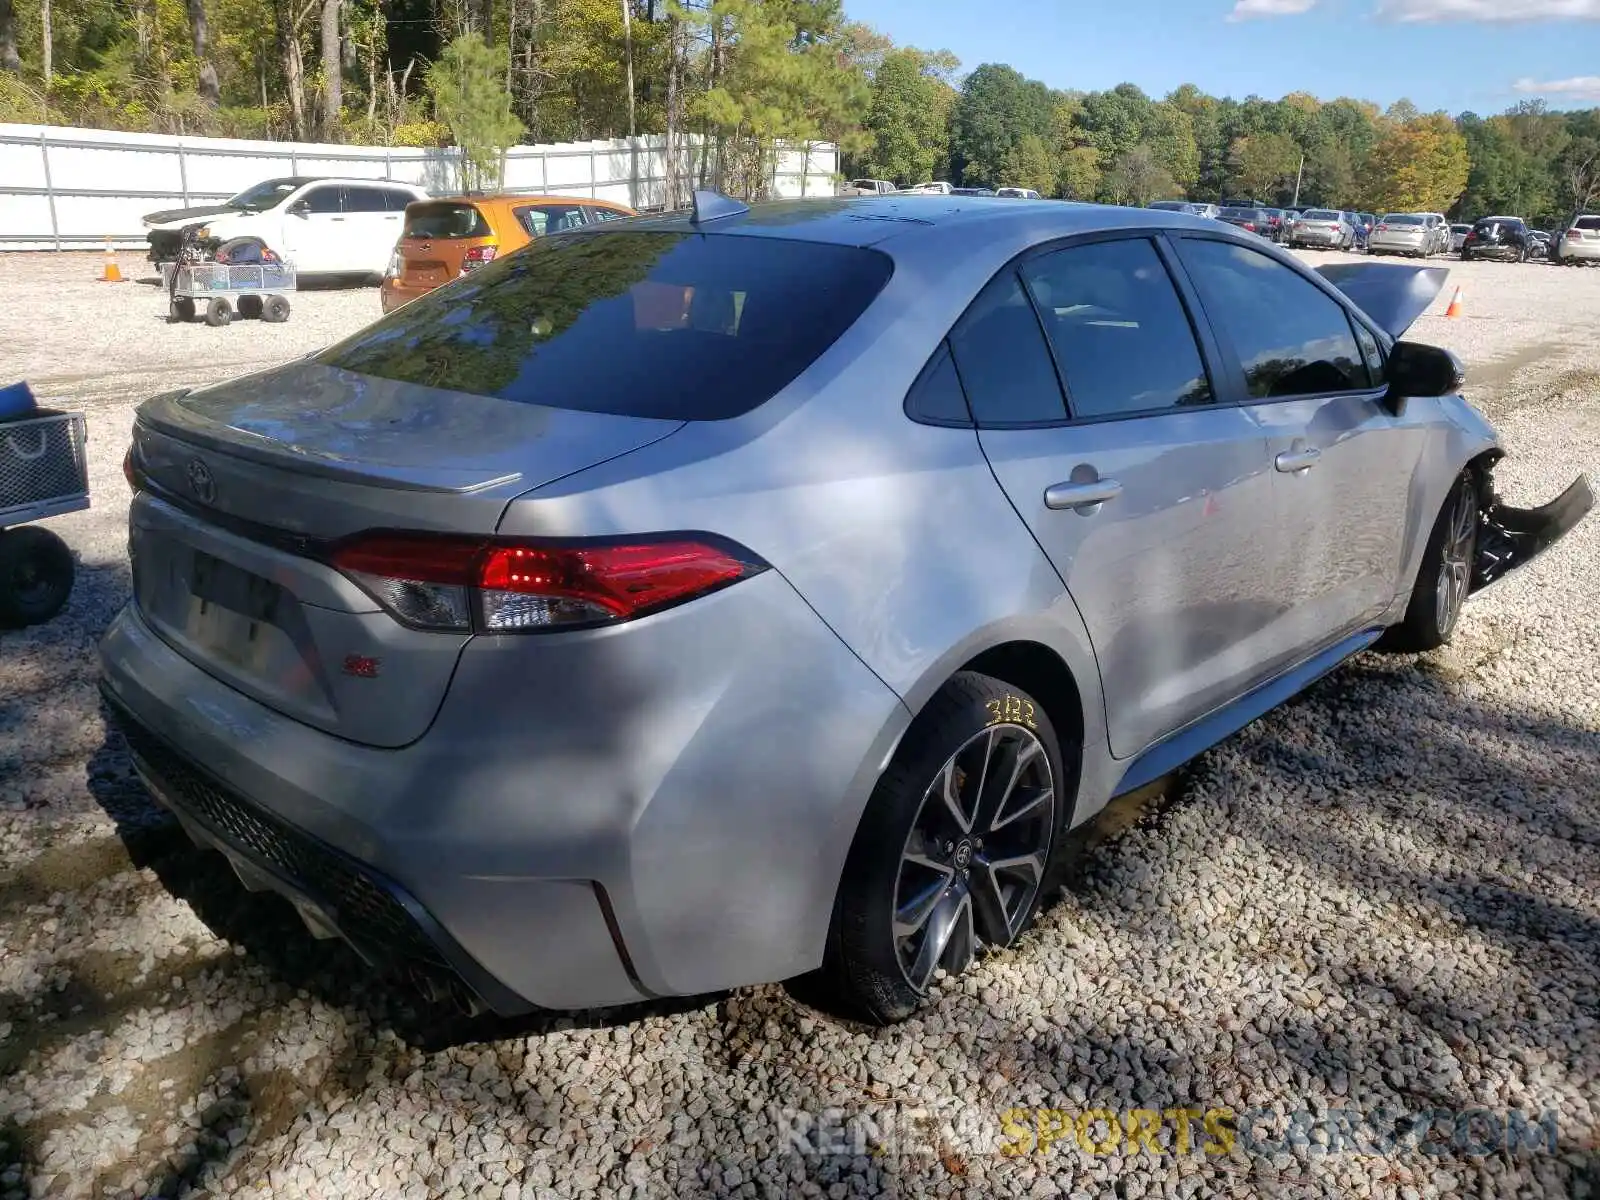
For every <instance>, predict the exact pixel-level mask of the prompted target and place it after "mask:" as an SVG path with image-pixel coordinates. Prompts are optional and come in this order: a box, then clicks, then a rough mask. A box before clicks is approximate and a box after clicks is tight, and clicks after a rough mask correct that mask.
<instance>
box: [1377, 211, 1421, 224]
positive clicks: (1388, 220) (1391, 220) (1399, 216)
mask: <svg viewBox="0 0 1600 1200" xmlns="http://www.w3.org/2000/svg"><path fill="white" fill-rule="evenodd" d="M1383 223H1384V224H1385V225H1421V224H1422V218H1421V217H1419V216H1416V215H1415V214H1413V213H1390V214H1389V215H1388V216H1386V217H1385V218H1384V219H1383Z"/></svg>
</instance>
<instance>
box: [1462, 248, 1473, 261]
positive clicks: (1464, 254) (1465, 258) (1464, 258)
mask: <svg viewBox="0 0 1600 1200" xmlns="http://www.w3.org/2000/svg"><path fill="white" fill-rule="evenodd" d="M1461 261H1462V262H1471V261H1472V255H1470V254H1468V253H1467V252H1466V251H1465V250H1463V251H1462V252H1461Z"/></svg>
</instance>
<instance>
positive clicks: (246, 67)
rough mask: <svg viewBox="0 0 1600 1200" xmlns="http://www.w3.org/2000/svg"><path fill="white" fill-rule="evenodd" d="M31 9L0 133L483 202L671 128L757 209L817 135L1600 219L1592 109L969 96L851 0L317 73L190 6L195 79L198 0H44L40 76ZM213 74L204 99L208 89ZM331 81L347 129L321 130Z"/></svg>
mask: <svg viewBox="0 0 1600 1200" xmlns="http://www.w3.org/2000/svg"><path fill="white" fill-rule="evenodd" d="M44 2H45V0H12V6H13V8H14V12H15V24H16V29H17V46H18V49H19V51H20V53H21V63H20V71H17V72H11V71H5V70H0V120H12V121H22V122H30V123H31V122H56V123H62V124H77V125H87V126H92V127H101V128H108V129H128V130H154V131H166V132H174V133H186V134H210V135H220V136H234V137H250V138H274V137H276V138H285V137H292V136H301V137H314V136H326V137H330V138H333V139H335V140H343V141H346V142H353V143H369V144H376V143H383V144H390V145H405V146H439V145H444V144H451V143H453V144H458V145H462V146H465V147H468V148H469V153H468V155H467V160H468V162H467V172H468V179H467V182H468V183H472V184H478V185H481V184H484V183H490V184H492V183H493V182H494V180H495V179H496V178H497V177H498V160H499V151H500V149H501V148H503V147H504V146H506V145H508V144H510V143H511V142H513V141H515V140H517V139H518V138H526V139H528V140H533V141H545V142H552V141H584V140H589V139H598V138H612V137H620V136H623V135H625V134H626V133H627V132H628V130H629V128H630V121H631V125H632V128H633V129H634V130H636V131H637V132H639V133H661V132H663V131H665V130H667V129H668V128H669V127H670V128H672V130H673V132H674V136H675V138H676V139H677V140H676V142H675V145H676V146H677V147H678V149H677V154H678V159H677V161H678V163H679V164H680V170H681V169H682V165H683V164H684V163H685V162H686V161H688V160H690V159H692V160H693V162H692V166H693V167H694V169H695V170H696V172H697V174H699V175H701V176H702V177H703V178H704V179H705V180H706V181H708V182H713V183H716V184H718V185H719V186H722V187H723V188H724V189H725V190H728V191H731V192H736V193H742V194H744V195H747V196H759V195H762V194H764V193H765V192H766V190H767V189H768V188H769V187H770V186H771V180H772V171H773V168H774V166H775V149H776V143H777V142H780V141H788V142H795V143H799V144H801V145H802V146H803V145H804V144H806V143H809V142H815V141H831V142H835V143H837V144H838V145H839V146H840V147H841V151H842V159H843V162H842V164H841V165H842V167H843V173H844V174H845V175H846V176H872V177H874V178H888V179H893V180H895V181H897V182H899V183H902V184H911V183H917V182H921V181H922V180H924V179H929V178H933V179H941V178H943V179H950V180H952V181H957V182H962V183H968V184H980V185H990V186H1003V185H1007V184H1010V185H1015V186H1023V187H1034V188H1037V189H1038V190H1039V191H1041V192H1046V193H1054V194H1056V195H1060V196H1064V197H1068V198H1072V199H1083V200H1095V199H1098V200H1112V201H1119V200H1120V201H1126V202H1134V203H1137V202H1142V201H1143V200H1144V199H1146V198H1149V197H1153V196H1155V195H1180V194H1182V195H1188V196H1190V197H1192V198H1195V199H1203V200H1213V201H1214V200H1219V199H1221V198H1222V197H1223V196H1225V195H1232V194H1235V193H1238V192H1249V193H1251V194H1253V195H1255V196H1257V197H1259V198H1260V199H1262V200H1269V201H1273V202H1278V203H1286V202H1288V201H1289V200H1290V199H1291V197H1295V196H1296V192H1295V182H1296V174H1297V171H1298V170H1299V168H1300V166H1301V159H1302V156H1303V157H1304V170H1303V172H1300V180H1299V184H1300V186H1299V193H1298V199H1299V201H1300V202H1301V203H1302V204H1321V205H1327V206H1331V207H1339V208H1355V207H1362V208H1373V207H1390V206H1399V207H1425V208H1429V209H1440V210H1445V211H1451V212H1452V215H1456V216H1460V217H1472V216H1478V215H1481V214H1483V213H1486V212H1496V211H1498V212H1508V213H1515V214H1517V215H1520V216H1525V217H1528V218H1529V219H1531V220H1533V221H1535V222H1536V223H1538V224H1541V225H1548V224H1551V223H1553V222H1555V221H1560V220H1565V219H1566V218H1567V217H1568V216H1569V215H1571V213H1572V212H1573V211H1574V210H1575V209H1578V208H1581V207H1585V206H1587V207H1591V208H1593V207H1596V206H1600V109H1591V110H1588V111H1579V112H1551V111H1549V110H1548V109H1546V108H1545V107H1544V106H1543V105H1542V104H1541V103H1539V102H1534V101H1529V102H1524V103H1522V104H1518V105H1516V106H1514V107H1512V108H1511V109H1509V110H1508V111H1506V112H1505V113H1502V114H1501V115H1499V116H1491V117H1486V118H1485V117H1480V116H1477V115H1475V114H1472V113H1464V114H1462V116H1461V117H1460V118H1459V119H1457V120H1454V121H1452V120H1450V119H1449V118H1446V117H1444V116H1442V115H1440V114H1432V115H1427V114H1422V113H1420V112H1418V110H1417V108H1416V106H1415V105H1413V104H1411V103H1410V102H1409V101H1405V100H1402V101H1400V102H1398V103H1396V104H1394V105H1393V106H1391V107H1390V108H1389V109H1388V110H1387V112H1383V111H1380V109H1379V108H1378V107H1377V106H1376V105H1373V104H1370V103H1368V102H1366V101H1363V100H1359V99H1351V98H1348V97H1340V98H1337V99H1334V100H1331V101H1328V102H1323V101H1321V100H1319V99H1318V98H1317V97H1315V96H1312V95H1310V94H1309V93H1306V92H1291V93H1290V94H1288V95H1286V96H1284V97H1283V98H1282V99H1278V100H1268V99H1266V98H1263V97H1261V96H1245V97H1243V98H1241V99H1237V100H1235V99H1231V98H1226V97H1215V96H1210V95H1207V94H1206V93H1204V92H1202V91H1201V90H1200V89H1199V88H1198V87H1196V86H1195V85H1193V84H1184V85H1182V86H1180V87H1178V88H1176V89H1174V90H1173V91H1172V92H1170V93H1169V94H1168V95H1167V96H1166V97H1165V98H1156V97H1152V96H1149V95H1147V94H1146V93H1145V92H1143V91H1142V90H1141V89H1140V88H1138V87H1136V86H1135V85H1133V84H1131V83H1123V84H1119V85H1118V86H1116V87H1114V88H1111V89H1109V90H1106V91H1098V92H1079V91H1058V90H1052V89H1051V88H1049V87H1047V86H1046V85H1045V84H1043V83H1041V82H1039V81H1037V80H1030V79H1026V78H1024V77H1023V76H1022V75H1021V74H1019V73H1018V72H1017V71H1015V70H1013V69H1012V68H1011V67H1008V66H1005V65H1003V64H999V63H985V64H983V65H981V66H979V67H977V68H976V69H975V70H973V71H972V72H971V74H970V75H968V76H967V77H966V78H965V79H964V80H963V79H960V78H959V77H958V75H957V72H958V69H959V67H960V64H959V62H958V61H957V59H956V58H955V56H954V55H952V54H950V53H949V52H948V51H938V52H929V51H923V50H917V49H914V48H910V47H897V46H895V45H894V44H893V43H892V42H891V41H890V40H889V39H888V38H887V37H885V36H884V35H882V34H880V33H878V32H877V31H875V30H873V29H871V28H870V27H868V26H866V25H863V24H861V23H860V22H856V21H852V20H850V19H849V16H848V14H847V13H846V11H845V5H846V3H848V0H341V4H340V9H339V33H340V43H339V44H340V47H341V51H340V55H339V59H338V61H324V53H323V49H324V48H323V45H322V41H321V38H320V36H319V28H318V27H319V17H320V15H321V13H322V5H321V3H320V2H319V0H204V3H203V6H202V7H201V8H200V11H201V12H202V13H203V15H204V16H205V18H206V23H207V24H208V26H209V29H208V38H207V39H204V40H205V41H206V42H208V43H209V48H208V49H207V50H206V52H205V62H202V61H201V60H200V58H199V57H197V53H198V52H197V51H196V49H195V46H196V45H197V44H200V43H199V40H198V39H196V38H195V37H194V36H193V35H194V33H195V31H194V30H193V29H191V27H190V24H189V22H190V19H191V13H192V12H193V11H195V10H194V9H192V8H191V6H190V4H189V3H188V0H49V3H50V12H51V28H52V38H51V69H50V77H49V79H46V78H45V70H44V55H43V47H42V45H41V36H40V34H41V30H42V7H43V4H44ZM625 5H626V7H624V6H625ZM625 18H626V19H625ZM474 38H475V39H478V40H476V41H472V40H469V39H474ZM328 57H329V58H332V54H331V53H330V54H329V56H328ZM207 64H209V65H210V66H211V67H213V68H214V69H215V73H216V77H217V81H218V85H219V88H220V94H221V98H220V102H219V103H217V104H212V103H209V102H207V101H204V100H202V99H201V98H200V95H199V90H198V89H199V84H200V80H201V79H202V77H203V71H204V68H205V67H206V65H207ZM630 68H631V69H630ZM330 72H338V73H339V77H340V82H341V85H342V88H341V90H342V95H343V104H342V109H341V111H340V112H339V113H336V114H327V113H323V112H321V111H320V105H321V99H320V96H319V83H320V82H324V81H331V78H332V76H331V75H330ZM630 80H631V91H630ZM958 89H959V90H958ZM669 95H670V97H671V100H670V106H671V108H672V110H673V111H672V115H671V120H670V121H669V113H668V108H669ZM630 114H631V117H630ZM690 140H692V141H693V144H694V145H695V146H696V147H697V149H696V150H695V151H694V152H693V153H692V154H691V153H690V152H689V150H688V149H686V145H687V144H688V142H689V141H690ZM1452 202H1454V208H1453V209H1451V208H1449V207H1448V206H1450V205H1451V204H1452Z"/></svg>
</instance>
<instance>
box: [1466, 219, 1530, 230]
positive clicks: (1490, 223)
mask: <svg viewBox="0 0 1600 1200" xmlns="http://www.w3.org/2000/svg"><path fill="white" fill-rule="evenodd" d="M1502 225H1503V226H1505V227H1506V228H1507V229H1521V228H1522V227H1523V225H1522V219H1521V218H1520V217H1484V218H1483V219H1482V220H1481V221H1479V222H1478V223H1477V225H1476V226H1475V228H1477V229H1495V228H1497V227H1499V226H1502Z"/></svg>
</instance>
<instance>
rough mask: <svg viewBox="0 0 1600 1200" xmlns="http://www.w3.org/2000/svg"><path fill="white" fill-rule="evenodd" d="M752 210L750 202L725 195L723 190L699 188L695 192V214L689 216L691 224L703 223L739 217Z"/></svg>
mask: <svg viewBox="0 0 1600 1200" xmlns="http://www.w3.org/2000/svg"><path fill="white" fill-rule="evenodd" d="M749 211H750V206H749V205H748V204H743V203H741V202H740V201H738V200H735V199H733V198H732V197H731V196H724V195H723V194H722V193H721V192H713V191H711V190H710V189H709V188H706V189H700V190H697V191H696V192H695V194H694V215H693V216H691V217H690V218H689V224H691V225H703V224H705V223H706V222H707V221H720V220H721V219H722V218H723V217H737V216H742V215H743V214H745V213H747V212H749Z"/></svg>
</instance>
